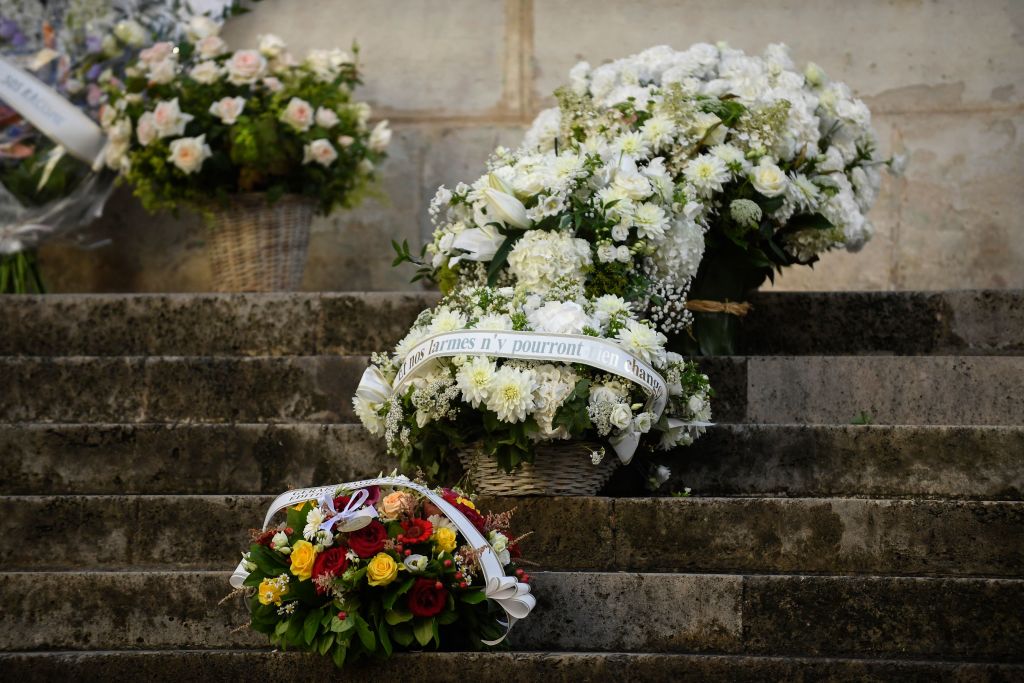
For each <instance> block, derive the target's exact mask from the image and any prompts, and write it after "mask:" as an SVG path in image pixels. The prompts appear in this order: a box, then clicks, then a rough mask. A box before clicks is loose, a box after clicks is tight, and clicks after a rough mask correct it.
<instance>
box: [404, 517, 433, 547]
mask: <svg viewBox="0 0 1024 683" xmlns="http://www.w3.org/2000/svg"><path fill="white" fill-rule="evenodd" d="M433 533H434V525H433V524H431V523H430V522H428V521H427V520H425V519H410V520H409V521H408V522H402V533H400V534H399V535H398V542H399V543H423V542H425V541H428V540H430V535H431V534H433Z"/></svg>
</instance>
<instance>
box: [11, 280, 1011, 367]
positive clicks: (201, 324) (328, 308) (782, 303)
mask: <svg viewBox="0 0 1024 683" xmlns="http://www.w3.org/2000/svg"><path fill="white" fill-rule="evenodd" d="M436 300H437V294H434V293H429V292H423V293H408V292H394V293H358V292H348V293H346V292H342V293H295V294H157V295H121V294H90V295H48V296H45V297H36V296H32V297H26V296H22V297H7V298H5V299H2V300H0V330H3V329H12V330H14V329H16V330H18V334H10V335H7V334H0V355H65V354H66V355H97V356H107V355H112V356H120V355H126V354H127V355H257V356H259V355H314V354H319V353H359V354H366V353H370V352H371V351H379V350H382V349H384V348H387V347H388V346H390V345H391V344H393V343H395V342H396V341H397V340H398V339H399V338H401V336H402V335H403V334H404V333H405V331H406V330H407V329H408V327H409V325H410V323H411V322H412V321H413V319H415V317H416V314H417V313H419V311H420V310H422V309H423V308H426V307H428V306H430V305H432V304H433V303H434V302H435V301H436ZM752 301H753V304H754V310H753V312H752V313H751V314H750V315H748V316H747V317H746V319H745V320H744V323H743V334H742V336H741V350H742V352H743V353H746V354H751V355H758V354H779V353H783V354H805V353H807V354H860V353H891V354H919V353H926V354H929V353H958V354H988V353H1011V354H1012V353H1022V352H1024V292H1021V291H1019V290H994V291H947V292H764V293H759V294H757V295H756V296H755V297H754V298H753V300H752ZM793 330H800V334H799V335H794V334H793Z"/></svg>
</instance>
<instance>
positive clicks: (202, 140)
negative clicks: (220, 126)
mask: <svg viewBox="0 0 1024 683" xmlns="http://www.w3.org/2000/svg"><path fill="white" fill-rule="evenodd" d="M210 154H211V152H210V146H209V145H207V144H206V135H200V136H199V137H197V138H178V139H177V140H174V141H172V142H171V154H170V156H168V157H167V160H168V161H170V162H172V163H173V164H174V165H175V166H177V167H178V168H180V169H181V170H182V172H183V173H185V174H186V175H188V174H191V173H195V172H197V171H198V170H199V169H201V168H202V167H203V162H204V161H206V160H207V159H209V158H210Z"/></svg>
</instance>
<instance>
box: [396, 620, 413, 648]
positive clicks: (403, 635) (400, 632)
mask: <svg viewBox="0 0 1024 683" xmlns="http://www.w3.org/2000/svg"><path fill="white" fill-rule="evenodd" d="M391 638H392V640H394V641H395V642H396V643H398V644H399V645H401V646H402V647H409V645H411V644H412V626H410V625H409V624H399V625H398V626H396V627H395V628H394V629H392V631H391Z"/></svg>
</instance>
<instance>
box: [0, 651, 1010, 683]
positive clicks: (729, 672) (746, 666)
mask: <svg viewBox="0 0 1024 683" xmlns="http://www.w3.org/2000/svg"><path fill="white" fill-rule="evenodd" d="M0 667H2V668H3V670H4V672H5V673H6V675H7V676H9V677H10V678H11V679H12V680H17V681H19V682H20V683H36V682H40V683H42V682H46V683H49V682H50V681H53V680H58V679H63V680H74V681H78V682H79V683H108V682H109V681H137V680H145V681H149V682H150V683H161V682H162V681H173V682H174V683H177V682H178V681H181V680H199V681H246V680H259V681H261V682H263V683H276V682H278V681H280V683H294V681H295V680H296V678H297V676H296V672H297V671H301V672H302V674H301V677H302V679H303V680H333V679H336V678H338V677H339V676H338V671H337V670H336V669H335V668H334V667H333V665H332V664H331V663H330V661H329V660H327V659H326V658H323V657H315V656H311V655H305V654H298V653H291V652H288V653H285V652H261V651H252V650H179V651H160V650H150V651H144V652H139V651H107V652H73V651H72V652H67V651H65V652H18V653H10V654H0ZM456 672H457V675H458V678H459V679H461V680H467V681H473V682H474V683H508V682H509V681H546V682H550V683H605V682H606V681H618V680H622V679H623V678H624V677H625V676H626V675H627V674H626V672H628V679H629V680H630V681H638V682H642V681H649V682H650V683H667V682H669V681H671V682H672V683H688V682H700V683H762V682H763V681H825V680H827V681H830V683H882V682H883V681H900V682H901V683H946V682H949V683H996V682H1007V683H1008V682H1009V681H1013V680H1020V679H1024V665H1020V664H1000V663H991V662H930V661H921V660H917V661H906V660H898V659H888V660H880V659H837V658H826V657H749V656H742V655H679V654H664V653H662V654H654V653H646V654H641V653H625V652H614V653H608V652H421V653H410V654H398V655H395V656H394V657H393V658H392V659H390V660H386V661H374V662H371V663H366V664H361V665H354V666H352V665H346V669H345V677H346V678H347V679H354V680H416V681H424V682H429V681H439V682H440V681H451V680H453V679H454V677H455V675H456Z"/></svg>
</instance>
